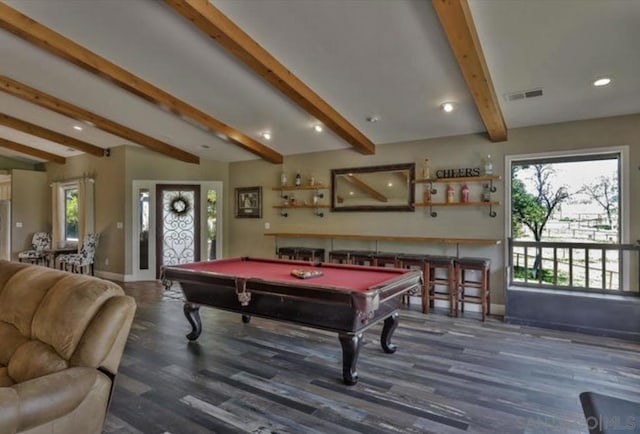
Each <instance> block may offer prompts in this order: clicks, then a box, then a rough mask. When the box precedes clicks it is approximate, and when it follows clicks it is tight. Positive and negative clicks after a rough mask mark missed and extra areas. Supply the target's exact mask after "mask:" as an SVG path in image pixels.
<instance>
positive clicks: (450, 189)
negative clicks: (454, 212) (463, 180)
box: [447, 184, 456, 203]
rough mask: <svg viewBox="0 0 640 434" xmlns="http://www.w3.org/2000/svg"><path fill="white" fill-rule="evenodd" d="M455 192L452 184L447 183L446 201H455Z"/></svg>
mask: <svg viewBox="0 0 640 434" xmlns="http://www.w3.org/2000/svg"><path fill="white" fill-rule="evenodd" d="M455 194H456V193H455V191H454V189H453V185H451V184H449V185H448V186H447V203H453V202H454V201H455Z"/></svg>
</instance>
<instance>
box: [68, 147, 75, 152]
mask: <svg viewBox="0 0 640 434" xmlns="http://www.w3.org/2000/svg"><path fill="white" fill-rule="evenodd" d="M67 151H69V152H76V150H75V149H74V148H67Z"/></svg>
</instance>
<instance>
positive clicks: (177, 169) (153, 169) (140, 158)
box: [119, 146, 229, 274]
mask: <svg viewBox="0 0 640 434" xmlns="http://www.w3.org/2000/svg"><path fill="white" fill-rule="evenodd" d="M228 178H229V164H228V163H225V162H220V161H212V160H201V161H200V164H190V163H183V162H181V161H177V160H175V159H172V158H168V157H165V156H163V155H161V154H158V153H155V152H151V151H148V150H146V149H144V148H139V147H132V146H128V147H126V186H127V187H126V191H125V194H124V196H125V203H124V209H125V216H126V217H125V220H124V222H125V229H126V230H125V250H124V252H125V255H126V258H127V260H126V268H123V269H122V271H119V272H121V273H122V272H124V273H125V274H130V273H131V272H132V259H131V249H132V247H131V230H130V227H131V221H132V215H131V213H132V209H131V208H132V197H131V194H132V188H131V186H132V182H133V181H134V180H149V181H187V182H188V181H220V182H222V183H223V186H224V191H223V199H222V200H223V201H224V203H226V199H225V198H228V196H229V194H228V192H227V184H228ZM223 210H224V211H223V214H224V215H223V216H222V218H223V233H222V237H223V240H226V239H227V238H228V236H227V233H228V232H227V231H228V229H227V226H226V225H225V224H224V221H225V220H228V219H229V216H228V207H226V206H225V207H223ZM223 243H224V244H223V246H224V251H226V250H227V247H226V242H225V241H223ZM224 251H223V254H224Z"/></svg>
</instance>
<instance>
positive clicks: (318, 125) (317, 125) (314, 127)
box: [313, 124, 322, 133]
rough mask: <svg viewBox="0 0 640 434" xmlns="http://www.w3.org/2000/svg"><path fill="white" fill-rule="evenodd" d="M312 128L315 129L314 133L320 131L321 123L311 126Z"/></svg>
mask: <svg viewBox="0 0 640 434" xmlns="http://www.w3.org/2000/svg"><path fill="white" fill-rule="evenodd" d="M313 129H314V130H315V132H316V133H321V132H322V125H320V124H316V125H314V126H313Z"/></svg>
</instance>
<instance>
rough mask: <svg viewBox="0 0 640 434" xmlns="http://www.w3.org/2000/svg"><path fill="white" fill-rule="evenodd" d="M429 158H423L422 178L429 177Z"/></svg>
mask: <svg viewBox="0 0 640 434" xmlns="http://www.w3.org/2000/svg"><path fill="white" fill-rule="evenodd" d="M429 172H430V171H429V159H428V158H425V159H424V161H423V162H422V178H423V179H429V177H430V175H431V174H430V173H429Z"/></svg>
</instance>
